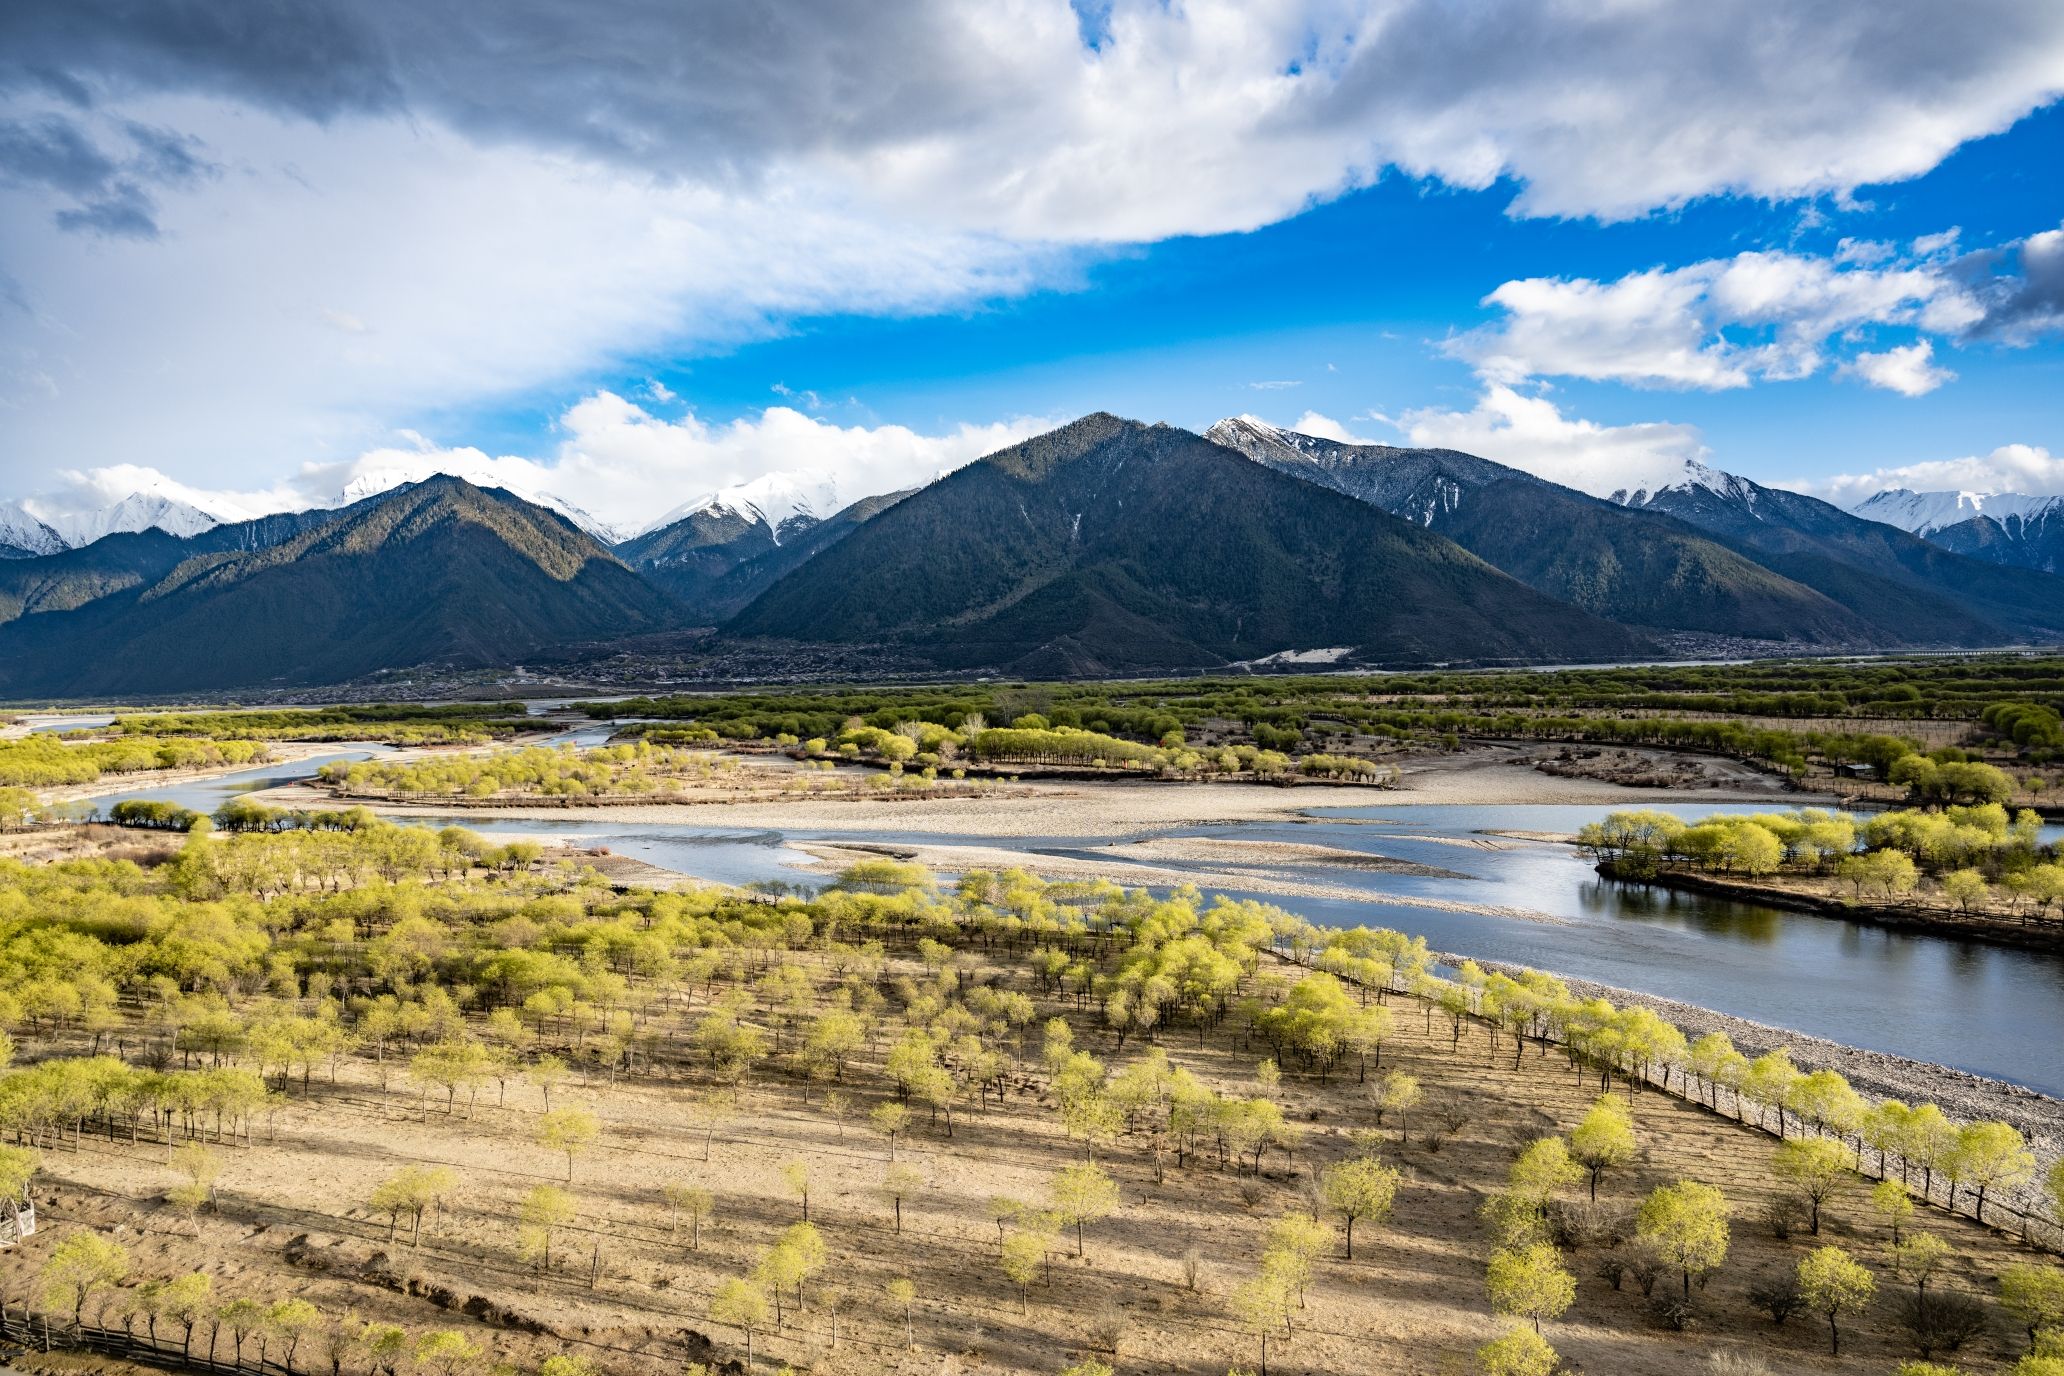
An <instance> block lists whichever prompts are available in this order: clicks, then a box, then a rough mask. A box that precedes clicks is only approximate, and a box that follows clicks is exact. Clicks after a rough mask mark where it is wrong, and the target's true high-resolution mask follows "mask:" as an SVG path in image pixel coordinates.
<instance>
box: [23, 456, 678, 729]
mask: <svg viewBox="0 0 2064 1376" xmlns="http://www.w3.org/2000/svg"><path fill="white" fill-rule="evenodd" d="M676 617H677V609H676V608H675V607H674V606H673V604H672V603H671V601H670V600H669V599H667V598H666V597H665V596H664V594H661V593H659V592H658V591H656V590H655V589H653V588H652V587H650V586H649V585H647V584H646V583H644V582H643V581H642V580H640V579H639V578H638V576H637V575H636V574H634V573H632V572H631V570H629V569H628V568H626V567H624V565H623V564H621V563H620V562H618V561H617V560H616V559H615V558H614V557H612V556H611V555H610V554H609V553H608V551H607V550H605V549H603V548H602V546H600V545H599V544H597V543H596V542H595V540H594V539H593V538H592V537H590V536H589V535H587V534H586V533H584V532H582V531H581V530H580V529H579V528H578V527H576V526H574V525H573V524H572V523H571V522H570V521H568V520H566V519H565V518H563V517H560V516H558V515H555V514H553V513H551V512H548V511H545V510H543V509H542V508H539V507H536V506H532V505H530V504H529V503H527V502H524V501H522V500H521V499H519V498H516V497H514V496H511V495H510V494H508V493H506V492H502V491H499V490H488V491H483V490H481V489H480V488H476V487H474V486H473V485H471V484H470V483H467V482H465V481H463V480H462V479H457V478H435V479H431V480H429V481H427V482H423V483H419V484H417V485H415V486H412V487H408V488H404V489H401V490H399V491H396V492H392V493H389V494H386V495H384V496H381V497H378V498H375V499H372V500H370V501H367V502H362V503H360V504H359V505H358V506H356V507H354V508H352V509H350V510H349V511H347V512H345V513H342V514H340V515H338V516H337V517H336V518H335V519H333V520H330V521H327V522H324V523H323V524H320V525H317V526H315V527H313V528H312V529H308V530H305V531H303V532H301V533H300V534H297V535H295V536H293V537H292V538H291V539H288V540H286V541H284V542H282V543H279V544H275V545H271V546H268V547H266V548H261V549H255V550H228V551H223V552H219V553H209V554H199V555H195V556H193V557H190V558H188V559H186V560H184V561H183V562H181V563H180V564H179V565H178V566H177V567H176V568H174V569H172V570H171V571H170V572H169V573H167V574H165V575H164V576H162V577H160V578H158V579H156V580H155V581H153V582H151V583H149V584H147V585H139V586H137V587H132V588H130V589H127V590H125V591H123V592H120V593H116V594H113V595H110V596H106V597H102V598H100V599H99V600H98V601H95V602H93V603H90V604H88V605H86V606H83V607H81V608H79V609H77V610H75V611H69V612H60V613H47V614H43V615H37V616H30V617H24V618H21V619H19V620H17V621H15V622H13V623H11V624H9V625H8V626H6V627H4V628H0V689H4V690H6V691H8V692H11V693H14V694H17V695H19V694H23V693H37V694H45V693H47V694H53V695H62V694H83V693H121V692H164V691H183V690H194V689H207V688H225V687H235V686H242V685H255V684H260V683H286V684H315V683H332V682H340V681H343V680H346V679H350V678H355V677H360V676H363V675H366V674H370V673H374V672H377V671H379V670H383V669H392V668H396V667H402V666H407V665H413V664H419V663H433V662H434V663H439V664H447V665H454V666H487V665H504V664H510V663H515V662H519V661H520V660H521V659H522V658H523V657H525V656H526V655H529V654H531V653H534V652H535V651H537V650H540V649H543V648H546V647H550V646H554V645H560V644H565V643H568V642H572V641H582V640H599V639H607V638H611V637H616V636H623V635H631V634H638V633H642V632H646V631H651V630H657V629H661V628H663V627H665V626H667V625H669V624H671V623H672V622H673V621H674V620H675V619H676Z"/></svg>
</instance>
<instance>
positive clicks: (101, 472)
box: [30, 392, 1053, 530]
mask: <svg viewBox="0 0 2064 1376" xmlns="http://www.w3.org/2000/svg"><path fill="white" fill-rule="evenodd" d="M1052 424H1053V422H1051V421H1047V420H1039V419H1031V418H1019V419H1014V420H1009V421H998V422H995V423H992V424H988V425H969V424H963V425H960V426H957V427H955V428H953V429H951V430H946V431H943V432H941V433H939V434H933V435H925V434H919V433H918V432H916V431H914V430H911V429H908V428H906V427H904V426H900V425H880V426H872V427H870V426H839V425H834V424H832V423H830V422H828V421H824V420H820V419H818V418H816V417H813V416H807V415H804V414H803V413H802V412H800V411H796V410H793V409H791V408H789V407H786V406H771V407H768V408H767V409H766V410H765V411H762V412H760V413H759V414H758V415H757V416H750V417H740V418H739V419H737V420H733V421H730V422H728V423H725V424H709V423H706V422H704V421H702V420H701V419H699V418H698V417H696V416H694V415H688V416H684V417H682V418H681V419H679V420H671V421H670V420H664V419H661V418H659V417H657V416H654V415H652V414H651V413H650V412H648V411H646V410H645V409H644V408H642V407H641V406H639V405H637V404H636V403H634V402H632V401H629V400H626V399H625V398H623V397H621V396H618V395H616V394H615V393H613V392H597V393H594V394H593V395H591V396H588V397H586V398H584V399H582V400H581V401H580V402H578V403H576V404H575V405H573V406H571V407H569V408H567V410H566V411H565V412H564V413H563V414H562V415H561V416H560V418H559V421H558V429H559V430H560V432H561V434H562V439H561V440H560V442H559V443H558V444H557V446H556V447H555V448H554V449H553V450H552V452H550V453H547V454H544V455H541V456H535V457H533V456H525V455H510V454H501V455H495V454H489V453H487V452H485V451H484V450H481V449H477V448H473V447H470V446H463V445H461V446H443V445H439V444H436V443H434V442H432V441H430V440H428V439H425V438H424V437H423V436H421V435H418V434H415V433H414V432H412V431H405V432H403V433H402V435H401V437H400V438H401V441H402V442H401V443H399V444H387V445H381V446H377V447H375V448H371V449H368V450H366V451H365V452H363V453H360V454H357V455H354V456H352V457H351V458H349V459H344V460H340V461H336V462H326V463H311V464H306V465H304V466H302V467H301V468H300V470H299V471H297V472H296V473H295V474H294V475H293V476H292V477H291V478H289V479H286V480H284V481H281V482H279V483H278V484H276V485H274V486H272V487H270V488H266V489H262V490H256V491H216V490H209V489H202V488H196V487H192V486H189V485H187V484H184V483H180V482H177V481H175V480H173V479H170V478H168V477H166V476H165V475H164V474H162V473H159V472H157V471H156V470H154V469H150V468H144V467H139V466H136V465H110V466H106V467H102V468H96V469H89V470H83V471H69V472H65V473H63V474H60V475H59V477H60V479H61V482H60V484H59V485H58V486H57V487H55V488H53V489H52V490H51V491H50V492H48V493H45V494H43V495H41V496H39V497H38V498H36V499H35V500H34V501H32V502H31V503H30V505H31V506H32V507H33V508H34V509H35V511H36V512H37V514H39V515H43V516H44V517H45V518H46V519H47V518H48V516H49V515H53V514H54V515H65V514H77V513H82V512H86V511H91V510H95V509H97V508H99V507H102V506H106V505H109V504H111V503H112V502H114V501H117V500H119V499H120V498H122V497H124V496H127V495H128V494H129V493H131V492H136V491H156V492H160V493H162V494H163V495H166V496H169V497H172V498H174V499H176V500H179V501H184V502H187V503H189V504H191V505H193V506H197V507H199V508H201V509H202V510H204V511H207V512H210V513H211V514H214V515H216V516H218V517H220V518H222V519H225V520H242V519H248V518H249V517H251V516H257V515H263V514H266V513H268V512H274V511H298V510H305V509H308V508H311V507H319V506H327V505H332V504H334V503H335V502H337V501H338V500H339V499H340V497H343V496H347V495H348V496H352V497H358V496H365V495H370V494H372V493H376V492H382V491H386V490H387V489H389V488H392V487H396V486H399V485H400V484H402V483H409V482H420V481H422V480H423V479H425V478H428V477H430V476H432V475H433V474H439V473H448V474H452V475H455V476H458V477H462V478H465V479H466V480H467V481H469V482H473V483H476V484H480V485H483V486H493V487H503V488H507V489H509V490H511V491H514V492H517V493H520V494H523V495H525V496H529V497H556V498H558V499H560V500H562V501H566V502H570V503H572V504H573V505H575V506H577V507H579V508H581V509H582V510H584V511H586V512H588V513H589V514H591V515H593V516H595V517H598V518H599V519H601V520H603V521H605V522H608V523H610V524H611V525H614V526H616V527H618V528H620V529H624V530H636V529H640V528H642V527H644V526H645V525H646V524H648V523H649V522H650V521H651V520H653V518H655V517H657V516H658V515H660V514H661V513H662V512H666V511H670V510H672V509H673V508H674V507H676V506H679V505H681V504H683V503H685V502H688V501H691V500H693V499H695V498H697V497H701V496H704V495H707V494H708V493H711V492H714V491H717V490H719V489H722V488H727V487H733V486H737V485H739V484H742V483H748V482H751V481H753V480H754V479H757V478H763V477H767V476H769V475H771V474H785V473H794V472H798V471H802V472H807V473H809V474H811V475H813V477H815V478H817V479H818V480H820V483H821V485H823V486H826V487H829V488H832V489H835V490H836V491H837V492H838V493H840V494H841V496H842V500H844V501H854V500H857V499H859V498H861V497H864V496H872V495H875V494H878V493H883V492H893V491H897V490H899V489H902V488H906V487H911V486H915V485H918V484H922V483H925V482H928V481H930V480H931V479H932V478H934V477H936V476H938V475H939V474H940V473H943V472H947V471H949V470H951V469H955V468H958V467H960V466H961V465H962V464H965V463H968V462H970V461H972V460H974V459H978V458H980V457H982V456H983V455H985V454H990V453H993V452H995V451H996V450H998V449H1002V448H1004V447H1006V446H1008V445H1010V444H1014V443H1016V442H1017V441H1018V440H1021V439H1023V438H1025V437H1026V436H1028V435H1032V434H1036V433H1038V432H1039V431H1041V430H1044V429H1048V428H1051V426H1052ZM819 514H829V513H819Z"/></svg>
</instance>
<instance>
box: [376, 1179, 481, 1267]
mask: <svg viewBox="0 0 2064 1376" xmlns="http://www.w3.org/2000/svg"><path fill="white" fill-rule="evenodd" d="M458 1186H459V1177H458V1173H457V1172H455V1171H453V1170H452V1169H451V1168H450V1167H449V1166H420V1165H409V1166H403V1167H402V1168H401V1169H400V1170H398V1171H396V1172H395V1173H394V1174H393V1175H391V1176H389V1177H387V1179H385V1180H384V1181H382V1182H381V1183H380V1184H379V1185H378V1186H377V1187H376V1188H375V1189H374V1190H373V1193H372V1197H371V1198H370V1199H369V1200H368V1201H367V1203H368V1205H369V1206H370V1207H371V1209H372V1211H373V1212H374V1213H377V1214H386V1215H387V1236H388V1238H389V1239H390V1240H392V1238H393V1237H394V1230H395V1228H396V1226H397V1225H399V1224H400V1222H401V1220H402V1218H403V1217H404V1216H406V1217H407V1218H408V1219H409V1221H410V1226H411V1232H410V1234H409V1246H411V1247H413V1246H415V1245H416V1243H417V1242H418V1241H419V1240H420V1239H421V1238H422V1235H423V1215H424V1214H425V1213H428V1212H429V1211H430V1210H432V1209H435V1208H437V1207H439V1206H440V1205H442V1204H443V1203H444V1201H445V1199H447V1198H448V1197H449V1196H450V1195H451V1193H452V1191H454V1190H456V1189H457V1188H458Z"/></svg>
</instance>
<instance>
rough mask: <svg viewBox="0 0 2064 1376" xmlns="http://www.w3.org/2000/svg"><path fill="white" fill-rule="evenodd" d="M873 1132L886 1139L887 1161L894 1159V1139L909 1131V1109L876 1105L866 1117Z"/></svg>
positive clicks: (890, 1105) (901, 1106) (900, 1106)
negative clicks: (887, 1148)
mask: <svg viewBox="0 0 2064 1376" xmlns="http://www.w3.org/2000/svg"><path fill="white" fill-rule="evenodd" d="M867 1121H868V1123H869V1124H871V1125H872V1126H873V1128H874V1130H875V1131H876V1132H878V1133H880V1134H881V1135H882V1136H883V1137H885V1138H887V1139H888V1143H889V1160H891V1161H894V1160H895V1159H896V1139H897V1138H898V1137H901V1136H902V1135H903V1134H904V1133H905V1132H907V1131H909V1129H910V1109H909V1108H908V1106H906V1105H903V1104H897V1103H887V1104H877V1105H876V1106H875V1107H874V1109H873V1110H872V1111H871V1112H870V1113H869V1114H868V1115H867Z"/></svg>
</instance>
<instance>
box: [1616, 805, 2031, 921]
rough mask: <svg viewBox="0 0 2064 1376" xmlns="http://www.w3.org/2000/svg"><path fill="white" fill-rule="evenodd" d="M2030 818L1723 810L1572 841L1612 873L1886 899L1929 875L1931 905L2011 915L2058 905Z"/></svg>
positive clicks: (1623, 816) (1979, 808) (1658, 816)
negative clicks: (1822, 883)
mask: <svg viewBox="0 0 2064 1376" xmlns="http://www.w3.org/2000/svg"><path fill="white" fill-rule="evenodd" d="M2041 829H2042V819H2041V818H2040V817H2039V816H2037V815H2036V814H2035V813H2034V812H2031V811H2028V810H2025V809H2024V810H2023V811H2021V812H2019V813H2017V814H2015V815H2014V816H2012V817H2011V818H2010V817H2009V816H2008V814H2007V811H2006V809H2005V808H2003V807H2001V806H2000V805H1999V804H1997V803H1985V804H1979V805H1974V806H1952V807H1949V808H1947V809H1944V810H1942V811H1933V810H1917V809H1904V810H1895V811H1889V812H1883V813H1877V814H1873V815H1871V816H1869V817H1868V818H1863V819H1859V818H1857V817H1855V816H1852V815H1850V814H1849V813H1845V812H1830V811H1827V810H1825V809H1820V808H1805V809H1798V810H1794V811H1791V812H1787V813H1757V814H1753V815H1743V814H1728V815H1719V816H1713V817H1707V818H1705V819H1703V820H1701V821H1698V822H1696V823H1691V822H1685V821H1682V820H1680V819H1678V818H1676V817H1674V816H1672V815H1670V814H1669V813H1664V812H1654V811H1637V812H1615V813H1612V814H1610V815H1609V816H1607V817H1606V818H1605V820H1604V821H1602V822H1593V823H1588V824H1586V825H1585V826H1584V828H1583V829H1582V830H1581V831H1580V832H1579V833H1578V838H1577V844H1578V845H1580V846H1582V847H1584V848H1585V849H1586V850H1588V851H1590V852H1591V853H1592V854H1594V855H1596V856H1597V857H1598V858H1599V859H1600V860H1601V861H1603V862H1605V863H1607V864H1609V865H1610V866H1611V867H1612V870H1613V872H1614V873H1615V874H1617V875H1620V876H1623V877H1627V878H1649V877H1653V876H1654V875H1655V874H1657V873H1658V872H1660V870H1661V869H1663V868H1664V867H1666V866H1671V865H1682V866H1687V867H1689V868H1691V869H1694V870H1700V871H1705V872H1709V873H1723V874H1741V875H1746V876H1749V877H1752V878H1756V877H1762V876H1765V875H1771V874H1779V873H1791V874H1798V875H1804V876H1815V877H1821V878H1831V879H1833V880H1835V881H1836V882H1838V883H1840V884H1841V885H1843V886H1845V887H1847V888H1848V889H1850V890H1851V891H1852V892H1853V893H1854V894H1855V895H1856V896H1858V897H1859V898H1860V897H1863V896H1865V895H1867V894H1877V895H1879V896H1882V897H1884V898H1886V899H1888V900H1889V899H1895V898H1901V897H1904V896H1907V895H1909V894H1913V893H1915V892H1916V891H1918V890H1919V889H1920V887H1921V885H1922V881H1923V878H1924V877H1933V879H1934V881H1935V883H1936V886H1937V888H1938V889H1939V891H1940V893H1941V895H1942V896H1943V898H1944V899H1945V900H1946V901H1947V902H1949V903H1950V904H1952V905H1954V906H1955V907H1957V908H1959V909H1962V910H1965V911H1969V910H1970V909H1972V908H1973V907H1976V906H1979V905H1982V904H1985V903H1987V902H1990V901H1992V900H1994V899H1996V898H2004V899H2005V900H2007V901H2008V902H2009V903H2011V904H2012V906H2013V907H2014V908H2015V909H2016V910H2017V911H2024V910H2026V909H2028V908H2033V909H2034V910H2035V912H2037V913H2042V912H2046V911H2047V910H2048V909H2050V908H2051V907H2055V906H2064V863H2060V862H2059V860H2058V856H2057V848H2056V847H2054V846H2048V845H2044V844H2042V842H2041V840H2040V833H2041Z"/></svg>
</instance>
